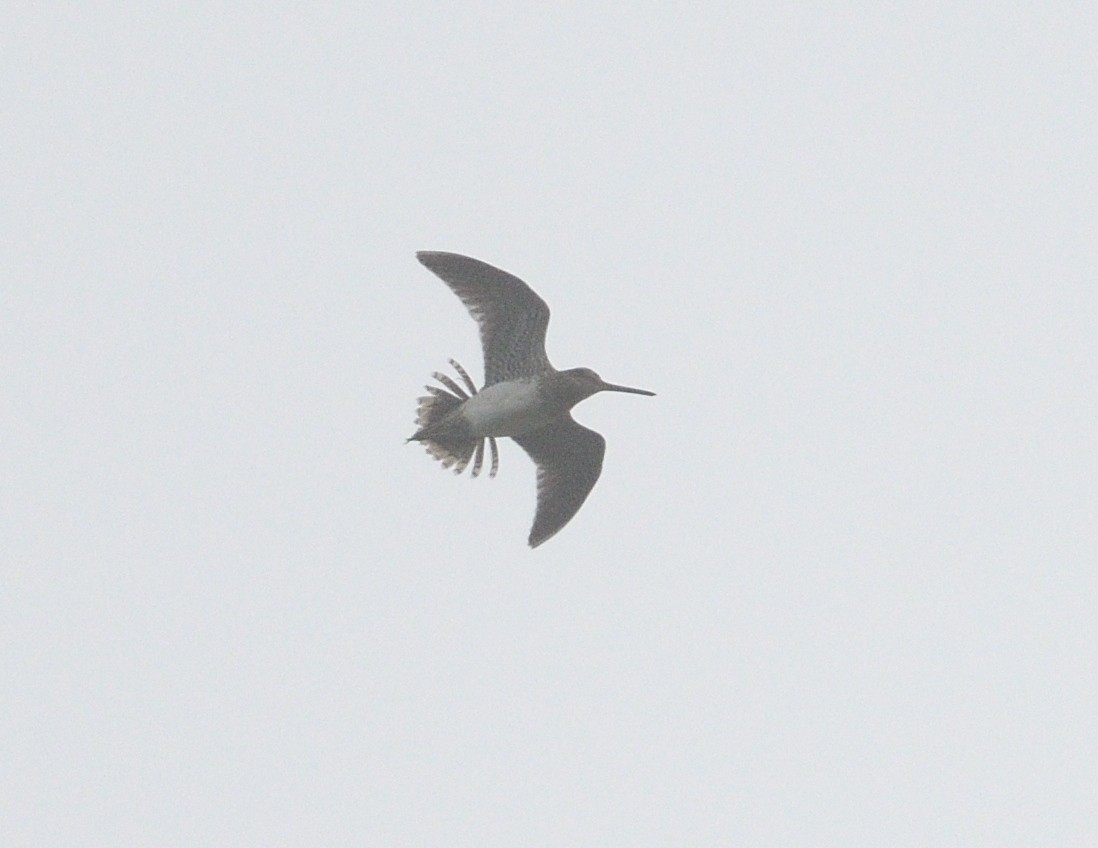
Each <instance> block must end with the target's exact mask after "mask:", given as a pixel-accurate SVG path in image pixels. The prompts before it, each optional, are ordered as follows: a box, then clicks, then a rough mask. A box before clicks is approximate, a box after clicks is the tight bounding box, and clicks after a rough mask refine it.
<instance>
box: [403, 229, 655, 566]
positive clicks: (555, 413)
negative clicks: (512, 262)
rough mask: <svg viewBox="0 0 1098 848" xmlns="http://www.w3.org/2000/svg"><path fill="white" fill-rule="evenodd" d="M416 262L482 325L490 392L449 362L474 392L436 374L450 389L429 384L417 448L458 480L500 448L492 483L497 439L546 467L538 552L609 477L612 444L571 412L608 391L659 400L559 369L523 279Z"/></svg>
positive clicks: (544, 315)
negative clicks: (487, 451) (606, 463)
mask: <svg viewBox="0 0 1098 848" xmlns="http://www.w3.org/2000/svg"><path fill="white" fill-rule="evenodd" d="M416 257H417V258H418V259H419V261H420V262H422V263H423V264H424V265H425V266H426V267H427V268H429V269H430V270H431V271H433V272H434V273H435V274H437V275H438V276H439V277H440V278H441V279H442V280H443V282H445V283H446V284H447V285H448V286H449V287H450V288H451V289H452V290H453V291H454V293H455V294H457V295H458V297H460V298H461V300H462V302H463V303H464V304H465V306H466V307H467V308H468V309H469V311H470V313H471V314H472V315H473V317H474V318H475V319H476V320H477V323H478V324H479V325H480V335H481V343H482V346H483V348H484V373H485V386H484V388H483V389H481V390H479V391H478V390H477V388H476V386H475V385H474V384H473V381H472V379H471V378H470V377H469V375H468V374H467V373H466V371H465V369H463V368H462V367H461V366H460V365H458V364H457V363H456V362H454V361H453V360H450V363H451V364H452V365H453V366H454V368H455V369H456V370H457V372H458V374H459V376H460V377H461V379H462V381H463V382H464V384H465V387H466V388H467V389H468V391H466V389H463V388H462V387H461V386H459V385H458V384H457V383H456V382H455V381H454V380H452V379H451V378H450V377H447V376H446V375H444V374H441V373H438V372H435V375H434V376H435V379H437V380H438V381H439V382H440V383H441V384H442V385H443V386H444V387H445V388H439V387H438V386H427V391H428V392H430V394H429V395H426V396H424V397H421V398H420V399H419V409H418V414H417V419H416V423H417V424H418V425H419V429H418V430H417V431H416V432H415V433H414V434H413V435H412V436H411V437H410V439H409V441H419V442H423V443H424V444H425V445H426V447H427V450H428V452H430V453H431V454H432V455H433V456H434V457H435V458H436V459H438V460H439V461H440V462H441V463H442V464H443V466H444V467H446V468H449V467H453V468H454V471H455V472H456V473H461V472H462V471H464V470H465V468H466V466H467V465H468V464H469V462H470V461H471V460H472V461H473V470H472V475H473V476H474V477H475V476H477V474H479V472H480V469H481V465H482V463H483V460H484V441H485V440H487V441H488V443H489V445H490V446H491V451H492V469H491V472H490V474H491V476H493V477H494V476H495V473H496V469H497V467H498V453H497V448H496V441H495V440H496V438H499V437H510V438H513V439H514V440H515V441H516V442H518V443H519V445H520V446H521V447H522V448H523V449H524V450H525V451H526V452H527V453H528V454H529V455H530V457H531V458H532V459H533V460H534V462H535V463H536V464H537V467H538V506H537V511H536V514H535V516H534V526H533V528H532V529H531V531H530V539H529V543H530V546H531V547H537V546H538V545H540V544H541V543H542V542H544V541H545V540H546V539H548V538H550V537H551V536H552V535H553V534H555V533H556V532H557V531H559V530H560V529H561V528H562V527H563V526H564V525H565V524H567V523H568V522H569V521H570V520H571V519H572V517H573V516H574V515H575V514H576V512H578V511H579V508H580V507H581V506H582V505H583V502H584V500H586V498H587V495H588V494H589V493H590V491H591V489H592V487H593V486H594V485H595V482H596V481H597V480H598V478H599V474H600V473H601V471H602V458H603V454H604V453H605V449H606V442H605V440H604V439H603V438H602V436H600V435H599V434H598V433H596V432H594V431H593V430H588V429H587V428H586V427H584V426H582V425H580V424H578V423H576V421H575V420H574V419H573V418H572V415H571V412H570V410H571V409H572V407H573V406H575V405H576V404H577V403H579V402H580V401H581V400H583V399H584V398H587V397H590V396H591V395H593V394H595V393H596V392H600V391H615V392H629V393H631V394H641V395H652V394H653V392H649V391H646V390H644V389H633V388H629V387H627V386H617V385H613V384H611V383H606V382H604V381H603V380H602V378H600V377H599V376H598V374H596V373H595V372H594V371H592V370H591V369H589V368H572V369H569V370H567V371H557V370H556V369H555V368H553V366H552V365H551V364H550V363H549V359H548V357H547V356H546V354H545V330H546V327H547V326H548V324H549V307H548V306H546V305H545V301H543V300H542V299H541V298H540V297H538V295H537V294H535V293H534V291H533V290H532V289H531V288H530V287H529V286H527V285H526V283H524V282H523V281H522V280H520V279H518V277H514V276H512V275H511V274H508V273H507V272H506V271H501V270H500V269H498V268H495V267H493V266H491V265H488V264H486V263H484V262H481V261H480V260H477V259H472V258H470V257H468V256H461V255H460V254H456V253H439V252H428V251H422V252H420V253H417V254H416Z"/></svg>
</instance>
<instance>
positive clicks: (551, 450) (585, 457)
mask: <svg viewBox="0 0 1098 848" xmlns="http://www.w3.org/2000/svg"><path fill="white" fill-rule="evenodd" d="M514 439H515V441H516V442H518V443H519V444H520V445H521V446H522V449H523V450H525V451H526V452H527V453H528V454H530V458H531V459H532V460H534V462H535V463H536V464H537V467H538V508H537V512H536V513H535V514H534V526H533V527H532V528H531V529H530V547H531V548H536V547H537V546H538V545H540V544H541V543H542V542H544V541H545V540H546V539H549V538H550V537H551V536H553V534H555V533H556V532H557V531H558V530H560V529H561V528H562V527H563V526H564V525H565V524H567V523H568V522H569V521H571V520H572V516H574V515H575V514H576V513H577V512H579V508H580V507H581V506H583V502H584V501H585V500H587V496H588V495H589V494H590V493H591V489H592V488H594V485H595V482H596V481H597V480H598V479H599V474H601V473H602V457H603V454H604V453H606V440H605V439H604V438H603V437H602V436H600V435H599V434H598V433H596V432H595V431H594V430H588V429H587V428H586V427H584V426H583V425H581V424H577V423H576V422H575V420H574V419H573V418H572V416H571V415H566V416H564V417H563V418H561V419H560V420H559V421H557V422H555V423H553V424H550V425H548V426H547V427H542V428H540V429H538V430H534V431H533V432H531V433H525V434H523V435H521V436H515V437H514Z"/></svg>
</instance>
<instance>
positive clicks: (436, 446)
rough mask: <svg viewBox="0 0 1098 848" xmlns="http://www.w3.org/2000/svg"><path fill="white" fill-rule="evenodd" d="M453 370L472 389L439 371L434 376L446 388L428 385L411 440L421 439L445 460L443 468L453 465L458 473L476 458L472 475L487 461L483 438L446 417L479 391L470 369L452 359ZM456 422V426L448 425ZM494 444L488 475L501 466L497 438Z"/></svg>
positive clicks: (438, 456) (441, 460) (491, 474)
mask: <svg viewBox="0 0 1098 848" xmlns="http://www.w3.org/2000/svg"><path fill="white" fill-rule="evenodd" d="M450 364H451V365H452V366H454V370H455V371H457V372H458V375H459V376H460V377H461V379H462V381H464V383H465V385H466V387H468V389H469V392H468V393H466V391H465V389H463V388H462V387H461V386H459V385H458V384H457V383H456V382H454V380H452V379H451V378H450V377H447V376H446V375H445V374H443V373H441V372H439V371H436V372H435V373H434V374H433V375H432V376H433V377H434V378H435V379H436V380H438V381H439V382H440V383H441V384H442V385H443V386H445V388H440V387H439V386H425V387H424V388H426V389H427V391H428V392H429V394H426V395H424V396H423V397H421V398H420V399H419V405H418V406H417V407H416V425H417V426H418V427H419V429H418V430H417V431H416V432H415V433H413V434H412V436H411V437H410V438H409V440H408V441H416V442H422V443H423V446H424V447H425V448H427V452H428V453H429V454H431V456H433V457H434V458H435V459H437V460H438V461H439V462H440V463H442V467H443V468H453V469H454V473H455V474H460V473H461V472H462V471H464V470H465V468H466V466H468V465H469V462H470V460H473V459H474V458H475V461H474V462H473V471H472V476H473V477H476V476H477V475H478V474H480V469H481V466H482V464H483V463H484V439H482V438H477V437H475V436H466V435H464V434H462V433H461V429H462V428H461V427H460V426H458V424H459V422H452V421H447V420H446V418H447V416H448V415H450V413H451V412H453V411H454V410H456V409H457V408H458V407H459V406H461V404H462V403H464V402H465V401H467V400H468V399H469V398H470V396H471V395H475V394H476V393H477V388H476V386H475V385H474V384H473V381H472V379H470V377H469V374H468V372H467V371H466V370H465V369H464V368H462V367H461V366H460V365H458V363H456V362H455V361H454V360H452V359H451V360H450ZM448 425H453V426H448ZM488 441H489V442H490V444H491V447H492V468H491V471H490V472H489V476H491V477H495V476H496V471H498V470H499V452H498V448H497V447H496V440H495V439H492V438H490V439H489V440H488Z"/></svg>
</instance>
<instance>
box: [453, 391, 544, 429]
mask: <svg viewBox="0 0 1098 848" xmlns="http://www.w3.org/2000/svg"><path fill="white" fill-rule="evenodd" d="M561 411H562V410H559V409H554V408H553V407H552V406H551V405H550V404H549V403H548V402H547V400H546V399H545V397H544V396H543V395H542V393H539V392H538V387H537V381H536V380H533V379H530V380H508V381H506V382H503V383H494V384H493V385H491V386H488V387H486V388H484V389H481V390H480V392H479V393H477V394H475V395H473V396H472V397H471V398H469V399H468V400H467V401H465V402H464V403H463V404H462V406H461V415H462V418H464V419H465V422H466V423H467V424H468V425H469V428H470V430H471V431H472V435H474V436H479V437H484V436H521V435H522V434H523V433H527V432H529V431H530V430H533V429H536V428H537V427H541V426H543V425H544V424H547V423H549V422H550V421H552V420H553V419H554V418H556V417H557V416H559V415H560V413H561Z"/></svg>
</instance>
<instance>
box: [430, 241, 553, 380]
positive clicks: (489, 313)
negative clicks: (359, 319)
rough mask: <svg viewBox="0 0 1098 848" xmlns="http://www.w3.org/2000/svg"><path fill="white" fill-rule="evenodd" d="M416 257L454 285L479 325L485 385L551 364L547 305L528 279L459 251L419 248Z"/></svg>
mask: <svg viewBox="0 0 1098 848" xmlns="http://www.w3.org/2000/svg"><path fill="white" fill-rule="evenodd" d="M416 258H417V259H418V260H419V261H420V262H422V263H423V264H424V265H425V266H427V268H429V269H430V270H431V271H433V272H434V273H435V274H437V275H438V276H439V277H440V278H441V279H442V281H443V282H444V283H446V285H448V286H449V287H450V288H451V289H453V292H454V294H456V295H457V296H458V297H460V298H461V302H462V303H464V304H465V308H466V309H468V310H469V313H470V314H471V315H472V316H473V318H475V319H476V322H477V324H478V325H480V343H481V346H482V347H483V348H484V385H486V386H490V385H492V384H493V383H502V382H504V381H505V380H516V379H519V378H521V377H533V376H534V375H535V374H540V373H542V372H543V371H546V370H548V369H549V368H551V367H552V366H551V365H550V364H549V358H548V357H547V356H546V355H545V328H546V327H548V326H549V307H548V306H546V304H545V301H544V300H542V299H541V298H540V297H538V296H537V294H536V293H535V292H534V290H533V289H531V288H530V287H529V286H528V285H526V283H524V282H523V281H522V280H520V279H519V278H518V277H515V276H513V275H511V274H508V273H507V272H506V271H501V270H500V269H499V268H494V267H492V266H491V265H489V264H488V263H486V262H481V261H480V260H479V259H473V258H471V257H469V256H462V255H461V254H459V253H440V252H437V251H429V250H421V251H420V252H419V253H417V254H416Z"/></svg>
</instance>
